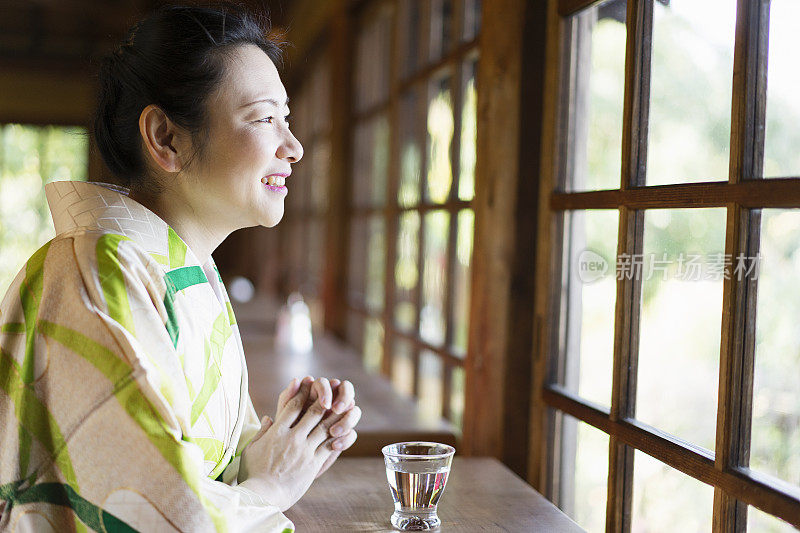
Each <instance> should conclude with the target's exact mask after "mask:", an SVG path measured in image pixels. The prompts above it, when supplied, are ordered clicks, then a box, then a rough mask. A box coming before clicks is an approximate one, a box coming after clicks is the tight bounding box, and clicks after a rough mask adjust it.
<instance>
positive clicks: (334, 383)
mask: <svg viewBox="0 0 800 533" xmlns="http://www.w3.org/2000/svg"><path fill="white" fill-rule="evenodd" d="M341 382H342V380H340V379H336V378H331V389H332V390H333V391H334V392H336V387H338V386H339V384H340V383H341ZM334 396H335V395H334Z"/></svg>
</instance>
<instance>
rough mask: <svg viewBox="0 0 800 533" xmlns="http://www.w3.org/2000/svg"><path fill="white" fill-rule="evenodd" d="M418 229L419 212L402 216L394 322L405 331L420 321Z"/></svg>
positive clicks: (410, 212) (398, 244) (396, 269)
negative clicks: (417, 308) (417, 300)
mask: <svg viewBox="0 0 800 533" xmlns="http://www.w3.org/2000/svg"><path fill="white" fill-rule="evenodd" d="M419 225H420V217H419V212H417V211H408V212H405V213H403V214H401V215H400V220H399V225H398V227H399V230H398V234H397V264H396V265H395V268H394V284H395V289H396V296H395V299H396V303H395V308H394V321H395V324H397V326H398V327H399V328H400V329H402V330H404V331H410V330H413V329H414V328H415V326H416V319H417V316H416V315H417V314H416V307H415V306H414V293H415V291H416V288H417V283H418V281H419V266H418V265H419V263H418V256H419Z"/></svg>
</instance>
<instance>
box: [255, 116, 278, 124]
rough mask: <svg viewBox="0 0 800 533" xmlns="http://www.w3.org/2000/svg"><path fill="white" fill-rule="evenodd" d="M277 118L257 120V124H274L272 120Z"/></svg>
mask: <svg viewBox="0 0 800 533" xmlns="http://www.w3.org/2000/svg"><path fill="white" fill-rule="evenodd" d="M273 118H275V117H266V118H261V119H258V120H256V122H263V123H264V124H272V119H273Z"/></svg>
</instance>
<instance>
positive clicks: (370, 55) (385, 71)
mask: <svg viewBox="0 0 800 533" xmlns="http://www.w3.org/2000/svg"><path fill="white" fill-rule="evenodd" d="M391 24H392V18H391V11H390V10H388V9H385V8H384V9H380V10H379V12H378V13H376V14H375V15H374V16H371V17H370V18H369V20H367V21H366V23H365V24H363V26H362V27H361V28H360V30H359V33H358V40H357V44H356V46H357V49H356V63H355V64H356V84H355V98H356V101H355V108H356V110H358V111H362V110H364V109H368V108H370V107H372V106H374V105H377V104H379V103H381V102H383V101H384V100H386V99H387V98H388V95H389V67H390V65H391V64H390V63H389V61H386V58H387V57H389V42H390V39H391V35H392V32H391V30H392V26H391Z"/></svg>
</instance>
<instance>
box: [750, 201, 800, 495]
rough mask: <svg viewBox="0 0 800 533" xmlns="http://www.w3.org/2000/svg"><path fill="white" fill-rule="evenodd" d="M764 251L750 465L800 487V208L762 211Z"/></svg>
mask: <svg viewBox="0 0 800 533" xmlns="http://www.w3.org/2000/svg"><path fill="white" fill-rule="evenodd" d="M760 254H761V261H760V264H759V265H758V267H759V270H758V272H757V273H756V274H757V279H758V304H757V310H756V348H755V375H754V382H753V394H754V395H753V422H752V428H753V429H752V431H753V432H752V438H751V451H750V466H751V468H753V469H756V470H760V471H762V472H766V473H768V474H771V475H773V476H776V477H779V478H781V479H783V480H784V481H788V482H789V483H791V484H793V485H796V486H800V389H798V386H797V377H798V376H800V327H798V325H797V323H798V319H799V318H800V298H798V297H797V292H796V290H795V289H796V287H797V276H798V273H800V209H764V210H763V211H762V212H761V249H760ZM754 262H755V261H753V262H752V263H754Z"/></svg>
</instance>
